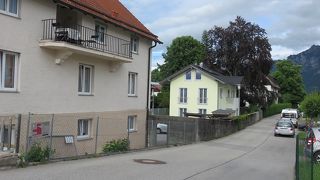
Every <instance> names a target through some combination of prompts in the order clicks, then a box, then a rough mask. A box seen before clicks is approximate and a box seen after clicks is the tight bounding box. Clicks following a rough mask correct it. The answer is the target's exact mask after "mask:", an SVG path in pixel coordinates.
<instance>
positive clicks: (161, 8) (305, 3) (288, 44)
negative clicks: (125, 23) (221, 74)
mask: <svg viewBox="0 0 320 180" xmlns="http://www.w3.org/2000/svg"><path fill="white" fill-rule="evenodd" d="M120 1H121V2H122V3H123V4H124V5H125V6H126V7H127V8H128V9H129V10H130V11H131V12H132V13H133V14H134V15H135V16H136V17H137V18H138V19H139V20H140V21H141V22H142V23H143V24H144V25H145V26H146V27H147V28H148V29H149V30H151V31H152V32H153V33H154V34H156V35H158V36H159V38H160V40H161V41H163V42H164V44H163V45H160V46H157V47H156V48H155V49H154V51H153V63H152V64H153V67H155V66H156V64H157V63H160V64H161V63H163V58H162V55H161V54H162V53H164V52H165V51H166V47H167V46H168V45H170V43H171V41H172V40H173V39H174V38H176V37H178V36H183V35H191V36H193V37H195V38H196V39H198V40H200V39H201V34H202V32H203V30H208V29H210V28H212V27H214V26H215V25H216V26H222V27H226V26H227V25H228V23H229V21H233V20H234V19H235V18H236V16H242V17H243V18H245V19H246V20H247V21H250V22H253V23H255V24H258V25H259V26H260V27H262V28H264V29H265V30H266V32H267V33H268V38H269V42H270V44H271V45H272V52H271V54H272V57H273V58H274V59H283V58H286V57H287V56H288V55H291V54H296V53H299V52H301V51H303V50H305V49H307V48H309V47H310V46H311V45H313V44H320V23H319V18H320V10H319V7H320V0H268V1H261V0H228V1H222V0H196V1H195V0H120Z"/></svg>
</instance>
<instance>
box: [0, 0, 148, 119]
mask: <svg viewBox="0 0 320 180" xmlns="http://www.w3.org/2000/svg"><path fill="white" fill-rule="evenodd" d="M21 2H22V4H21V15H20V18H14V17H10V16H6V15H3V14H0V22H1V23H2V24H5V26H1V33H0V39H1V41H0V49H1V50H6V51H13V52H17V53H19V54H20V55H19V74H18V91H17V92H14V93H7V92H0V114H13V113H28V112H33V113H70V112H71V113H72V112H105V111H129V110H137V109H139V110H144V109H145V108H146V101H147V99H146V98H147V97H146V96H147V95H146V94H147V77H148V73H147V69H148V67H147V64H148V48H149V47H150V46H151V41H149V40H146V39H144V38H141V37H140V42H139V54H133V62H132V63H126V64H121V65H120V66H119V68H118V69H117V70H115V71H114V72H111V68H112V67H111V66H110V64H109V61H107V60H103V59H95V58H92V57H87V56H82V55H77V54H74V55H72V56H70V57H69V58H68V59H67V60H66V61H65V62H64V63H62V64H61V65H56V64H55V61H54V60H55V58H56V56H57V52H56V51H54V50H50V49H45V48H40V47H39V40H40V39H41V37H42V32H43V27H42V22H41V20H43V19H47V18H55V17H56V5H55V4H54V3H53V2H52V1H43V0H33V1H31V0H28V1H25V0H22V1H21ZM82 15H83V14H82ZM82 20H83V24H90V22H91V23H92V24H93V22H94V21H93V18H91V17H90V16H89V15H83V18H82ZM91 20H92V21H91ZM91 28H94V27H91ZM108 32H110V33H112V34H113V35H117V36H119V37H122V38H125V39H128V40H129V39H130V34H131V33H130V32H128V31H125V30H123V28H116V27H115V26H113V25H108ZM80 63H83V64H88V65H92V66H93V67H94V71H93V72H94V74H93V77H94V78H93V95H92V96H79V95H78V74H79V64H80ZM128 72H136V73H138V82H137V83H138V85H137V86H138V88H137V97H128V93H127V92H128V90H127V89H128Z"/></svg>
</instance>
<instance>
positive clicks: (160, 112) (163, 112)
mask: <svg viewBox="0 0 320 180" xmlns="http://www.w3.org/2000/svg"><path fill="white" fill-rule="evenodd" d="M151 114H152V115H169V108H153V109H151Z"/></svg>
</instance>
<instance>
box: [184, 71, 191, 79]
mask: <svg viewBox="0 0 320 180" xmlns="http://www.w3.org/2000/svg"><path fill="white" fill-rule="evenodd" d="M188 74H190V79H188V78H187V76H188ZM185 79H186V80H187V81H190V80H191V79H192V72H191V71H187V72H186V73H185Z"/></svg>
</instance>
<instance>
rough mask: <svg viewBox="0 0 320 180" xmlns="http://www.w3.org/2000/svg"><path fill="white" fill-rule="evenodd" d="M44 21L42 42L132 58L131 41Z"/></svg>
mask: <svg viewBox="0 0 320 180" xmlns="http://www.w3.org/2000/svg"><path fill="white" fill-rule="evenodd" d="M42 21H43V36H42V40H52V41H56V42H67V43H70V44H72V45H75V46H80V47H83V48H88V49H93V50H97V51H101V52H106V53H110V54H113V55H118V56H121V57H125V58H130V59H131V58H132V52H131V46H130V41H127V40H124V39H121V38H118V37H114V36H111V35H108V34H106V33H104V32H99V31H96V30H94V29H90V28H88V27H84V26H81V25H67V26H64V25H61V24H60V23H59V22H57V21H56V20H55V19H45V20H42Z"/></svg>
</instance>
